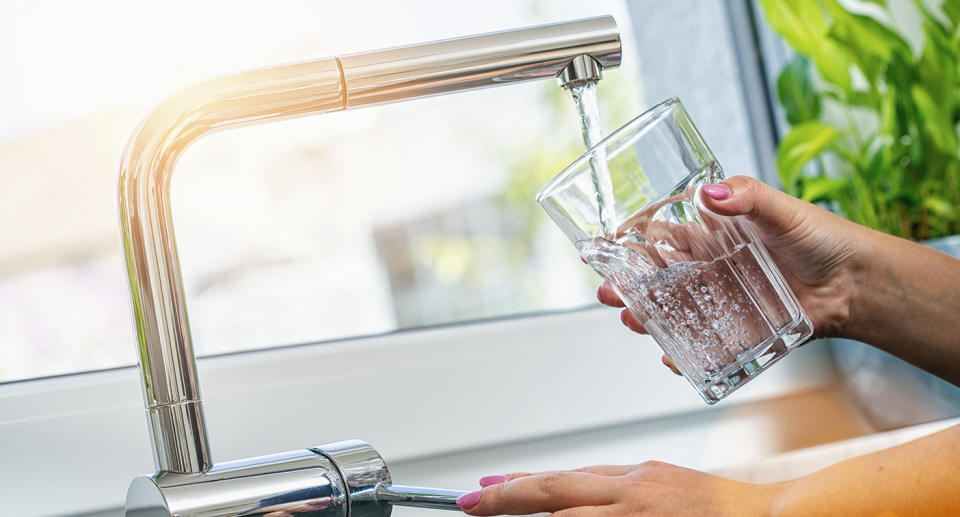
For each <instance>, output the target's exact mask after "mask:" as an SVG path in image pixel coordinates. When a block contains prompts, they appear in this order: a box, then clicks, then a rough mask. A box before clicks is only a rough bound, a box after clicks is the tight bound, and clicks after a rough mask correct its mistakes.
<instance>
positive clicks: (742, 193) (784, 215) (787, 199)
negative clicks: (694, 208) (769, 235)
mask: <svg viewBox="0 0 960 517" xmlns="http://www.w3.org/2000/svg"><path fill="white" fill-rule="evenodd" d="M724 187H726V188H724ZM702 190H703V195H701V197H700V199H701V200H702V201H703V205H704V206H705V207H707V208H708V209H709V210H710V211H711V212H713V213H715V214H718V215H726V216H734V215H745V216H747V218H749V219H750V220H752V221H755V222H757V223H758V224H765V225H770V226H773V227H780V228H788V227H791V226H792V225H793V224H794V223H795V220H796V218H797V217H798V211H799V206H800V205H802V204H803V201H800V200H798V199H797V198H795V197H792V196H790V195H787V194H785V193H783V192H780V191H779V190H776V189H774V188H771V187H769V186H767V185H766V184H764V183H763V182H761V181H759V180H755V179H753V178H751V177H749V176H733V177H732V178H729V179H727V180H725V181H723V182H722V183H719V184H717V185H705V186H704V187H703V188H702Z"/></svg>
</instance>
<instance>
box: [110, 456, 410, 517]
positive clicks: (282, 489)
mask: <svg viewBox="0 0 960 517" xmlns="http://www.w3.org/2000/svg"><path fill="white" fill-rule="evenodd" d="M327 451H329V452H327ZM381 484H383V485H389V484H390V472H389V471H388V470H387V467H386V465H385V464H384V462H383V459H382V458H381V457H380V455H379V454H378V453H377V452H376V450H374V449H373V447H371V446H370V445H369V444H367V443H364V442H361V441H359V440H348V441H343V442H335V443H331V444H326V445H321V446H319V447H314V448H312V449H303V450H296V451H289V452H282V453H279V454H271V455H267V456H259V457H255V458H246V459H243V460H236V461H229V462H224V463H218V464H214V465H213V467H212V468H211V469H210V470H208V471H206V472H201V473H196V474H180V473H174V472H157V473H155V474H152V475H149V476H139V477H137V478H135V479H134V480H133V482H132V483H131V484H130V488H129V489H128V490H127V503H126V512H125V515H127V516H128V517H154V516H166V517H172V516H187V515H189V516H192V517H212V516H220V515H233V516H241V515H242V516H253V515H284V516H289V515H311V516H317V517H347V516H348V515H349V516H350V517H390V512H391V509H392V507H391V505H390V504H386V503H384V502H379V501H377V500H375V499H371V498H367V497H364V496H363V495H360V494H362V493H368V492H370V491H372V490H374V489H375V487H376V486H377V485H381Z"/></svg>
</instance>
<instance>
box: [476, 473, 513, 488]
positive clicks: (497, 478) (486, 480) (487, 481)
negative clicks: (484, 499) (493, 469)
mask: <svg viewBox="0 0 960 517" xmlns="http://www.w3.org/2000/svg"><path fill="white" fill-rule="evenodd" d="M506 481H507V476H504V475H502V474H494V475H492V476H483V477H482V478H480V486H482V487H484V488H486V487H488V486H490V485H499V484H500V483H504V482H506Z"/></svg>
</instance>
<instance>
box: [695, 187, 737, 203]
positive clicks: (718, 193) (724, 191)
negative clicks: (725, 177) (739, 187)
mask: <svg viewBox="0 0 960 517" xmlns="http://www.w3.org/2000/svg"><path fill="white" fill-rule="evenodd" d="M701 188H702V189H703V191H704V192H706V193H707V195H708V196H710V197H712V198H713V199H716V200H724V199H727V198H728V197H730V194H731V193H732V192H730V187H728V186H726V185H724V184H722V183H708V184H706V185H704V186H703V187H701Z"/></svg>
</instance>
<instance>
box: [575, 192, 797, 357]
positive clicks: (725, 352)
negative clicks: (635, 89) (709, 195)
mask: <svg viewBox="0 0 960 517" xmlns="http://www.w3.org/2000/svg"><path fill="white" fill-rule="evenodd" d="M695 187H696V184H695V183H693V182H692V183H691V186H690V187H689V188H688V189H686V190H681V191H680V193H679V194H677V195H675V196H673V197H671V198H669V199H666V200H663V201H662V202H660V203H654V204H652V205H650V206H648V207H647V208H646V209H644V211H642V212H638V213H637V214H634V215H633V216H631V217H630V218H628V219H627V220H626V221H624V222H623V223H622V224H621V226H620V228H618V232H619V233H620V234H621V235H629V236H631V237H621V238H620V239H617V240H610V239H607V238H602V237H600V238H592V239H587V240H583V241H580V242H579V243H577V247H578V248H579V249H580V254H581V256H582V257H583V258H584V259H585V260H586V261H587V263H588V264H590V265H591V266H592V267H593V268H594V269H595V270H596V271H598V272H599V273H601V274H602V275H603V276H604V277H605V278H606V279H607V280H608V281H610V282H611V283H613V284H614V285H615V286H616V287H617V289H618V290H619V292H620V293H622V294H623V296H624V300H623V301H624V303H626V304H627V307H629V309H630V310H631V311H632V312H633V313H634V314H635V315H636V316H637V317H638V319H640V321H643V322H644V324H645V326H646V327H647V329H648V330H649V331H650V332H651V333H652V334H654V335H655V337H656V338H657V340H658V342H660V344H661V346H663V347H664V349H665V351H666V352H667V353H668V355H669V356H670V357H671V358H674V359H675V360H677V359H679V361H678V362H680V363H684V362H685V363H686V364H687V365H689V366H690V367H692V368H695V369H696V370H697V371H700V372H702V373H705V374H706V375H708V376H709V375H714V374H719V372H720V371H721V370H723V369H724V368H726V367H728V366H730V365H731V364H733V363H735V362H736V361H737V359H738V356H740V355H741V354H743V352H745V351H747V350H750V349H752V348H753V347H755V346H757V345H759V344H761V343H763V342H765V340H768V339H770V338H771V336H773V335H775V334H776V331H777V329H778V328H779V327H781V326H783V325H785V324H786V323H788V322H789V321H790V316H789V311H788V310H787V309H786V307H785V306H784V303H783V300H782V299H781V298H780V296H779V294H777V292H776V291H775V289H774V288H773V285H772V284H771V283H770V281H769V279H768V277H767V275H766V274H765V273H764V270H763V266H762V265H761V264H760V263H758V256H759V255H758V251H757V249H756V248H755V246H754V245H753V244H740V245H738V246H736V247H733V248H721V252H720V253H717V252H716V251H717V248H718V247H719V246H720V245H719V244H718V243H717V242H716V240H717V239H715V237H714V236H713V235H712V234H711V233H710V232H709V231H707V230H705V227H704V225H703V224H702V222H701V221H696V222H685V223H677V222H675V221H670V220H666V221H665V220H663V218H661V217H659V216H657V215H656V214H658V213H660V211H661V210H660V209H661V208H662V207H663V206H664V205H666V204H668V203H673V204H676V203H681V204H690V205H691V206H690V207H689V208H690V210H696V209H695V207H694V206H693V205H692V203H691V202H690V200H691V199H692V196H693V194H694V192H695ZM686 213H690V211H689V210H688V211H686ZM651 214H653V215H651ZM714 222H716V223H717V224H729V223H720V222H717V221H714ZM734 231H735V229H734ZM718 233H720V232H718ZM637 235H643V236H645V237H646V238H645V239H636V238H634V237H633V236H637ZM663 243H666V244H668V246H663V245H662V244H663ZM658 244H661V245H658ZM764 313H766V314H767V317H765V316H764ZM662 333H666V334H668V335H667V336H662V335H659V334H662ZM678 366H680V367H681V369H683V365H682V364H678Z"/></svg>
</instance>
